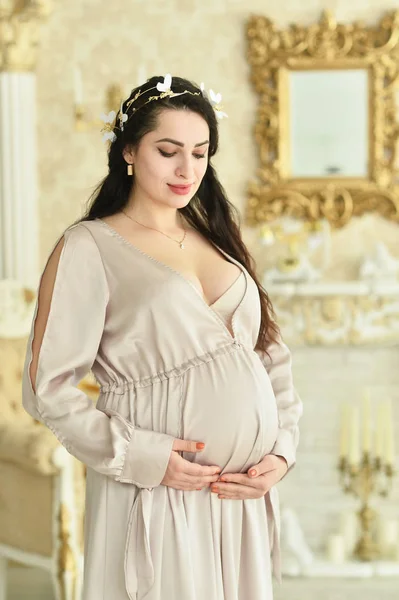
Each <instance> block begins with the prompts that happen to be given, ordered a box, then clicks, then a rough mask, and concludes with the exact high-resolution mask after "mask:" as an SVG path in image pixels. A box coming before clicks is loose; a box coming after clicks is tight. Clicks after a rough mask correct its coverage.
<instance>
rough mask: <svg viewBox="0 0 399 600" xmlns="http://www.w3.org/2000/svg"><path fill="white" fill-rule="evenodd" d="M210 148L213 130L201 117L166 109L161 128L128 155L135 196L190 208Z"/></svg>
mask: <svg viewBox="0 0 399 600" xmlns="http://www.w3.org/2000/svg"><path fill="white" fill-rule="evenodd" d="M208 146H209V127H208V124H207V122H206V121H205V120H204V119H203V118H202V117H201V116H200V115H199V114H197V113H195V112H191V111H188V110H163V111H162V112H161V113H160V115H159V117H158V126H157V128H156V129H155V130H154V131H151V132H150V133H147V134H146V135H145V136H144V137H143V138H142V140H141V142H140V144H139V146H138V148H137V150H136V151H135V152H134V151H133V152H132V153H131V154H130V155H127V154H125V159H126V160H128V162H133V164H134V178H135V187H134V191H133V194H134V196H136V195H138V197H139V198H143V199H150V200H152V201H153V202H155V203H157V204H162V205H164V206H165V205H166V206H170V207H171V208H172V207H173V208H182V207H184V206H186V204H188V203H189V202H190V200H191V198H192V197H193V196H194V195H195V193H196V192H197V190H198V188H199V186H200V183H201V181H202V178H203V177H204V175H205V171H206V169H207V165H208ZM176 186H177V187H176Z"/></svg>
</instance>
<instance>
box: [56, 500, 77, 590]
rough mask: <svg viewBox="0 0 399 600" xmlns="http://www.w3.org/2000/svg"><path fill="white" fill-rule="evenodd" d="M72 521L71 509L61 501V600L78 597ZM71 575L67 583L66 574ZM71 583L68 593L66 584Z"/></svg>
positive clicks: (59, 521)
mask: <svg viewBox="0 0 399 600" xmlns="http://www.w3.org/2000/svg"><path fill="white" fill-rule="evenodd" d="M70 521H71V517H70V514H69V510H68V508H67V506H66V505H65V504H64V503H61V505H60V508H59V513H58V525H59V540H58V543H59V551H58V565H57V579H58V584H59V590H60V596H61V600H67V598H68V597H71V598H73V599H74V600H75V599H77V595H76V593H77V587H76V586H77V564H76V557H75V555H74V552H73V550H72V548H71V545H70V537H71V536H70ZM68 575H69V577H70V581H69V582H68V583H67V581H66V579H65V578H66V576H68ZM67 585H69V586H70V589H71V592H72V593H71V594H68V591H67V589H66V586H67Z"/></svg>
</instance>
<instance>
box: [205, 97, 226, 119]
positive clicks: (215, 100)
mask: <svg viewBox="0 0 399 600" xmlns="http://www.w3.org/2000/svg"><path fill="white" fill-rule="evenodd" d="M209 95H210V98H209V102H210V103H211V104H212V106H213V108H214V110H215V112H216V116H217V118H218V119H223V117H227V116H228V115H227V114H226V113H225V112H223V110H222V107H221V106H220V102H221V100H222V94H215V92H214V91H213V90H209Z"/></svg>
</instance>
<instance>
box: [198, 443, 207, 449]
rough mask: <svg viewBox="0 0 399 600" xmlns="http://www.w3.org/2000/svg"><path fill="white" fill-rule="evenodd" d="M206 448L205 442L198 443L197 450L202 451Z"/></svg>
mask: <svg viewBox="0 0 399 600" xmlns="http://www.w3.org/2000/svg"><path fill="white" fill-rule="evenodd" d="M203 448H205V444H204V443H203V442H197V450H202V449H203Z"/></svg>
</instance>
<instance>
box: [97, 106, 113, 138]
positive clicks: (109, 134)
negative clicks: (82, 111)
mask: <svg viewBox="0 0 399 600" xmlns="http://www.w3.org/2000/svg"><path fill="white" fill-rule="evenodd" d="M115 117H116V112H115V111H114V110H111V112H109V113H108V114H107V115H106V114H105V113H102V114H101V116H100V119H101V120H102V121H104V123H105V125H104V127H103V128H102V130H101V131H102V132H103V142H106V141H107V140H110V141H111V142H113V141H114V140H116V135H115V132H114V128H113V125H112V123H113V122H114V120H115Z"/></svg>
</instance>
